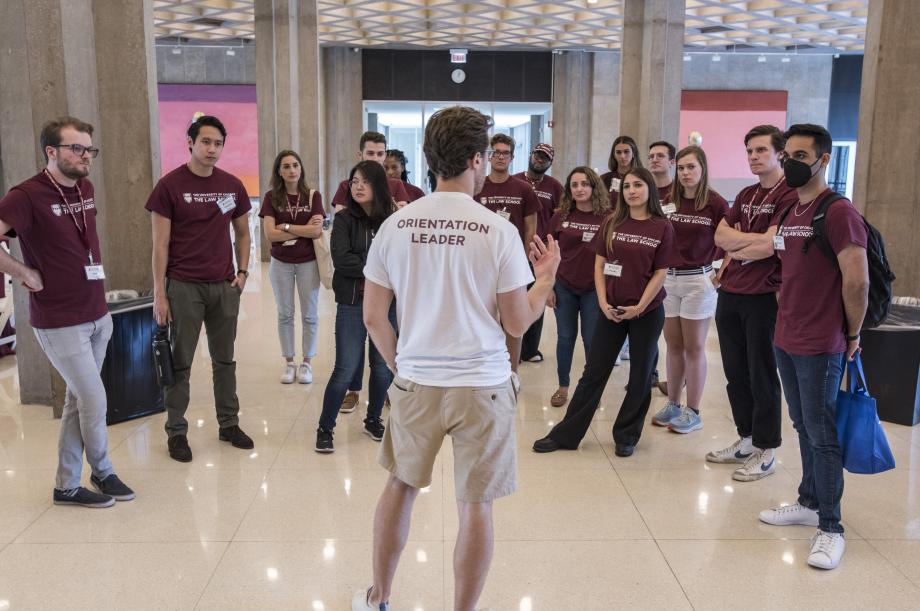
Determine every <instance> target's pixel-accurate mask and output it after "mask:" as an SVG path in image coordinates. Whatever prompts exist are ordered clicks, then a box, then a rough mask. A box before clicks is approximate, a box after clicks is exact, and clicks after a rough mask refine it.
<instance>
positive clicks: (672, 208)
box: [661, 204, 677, 214]
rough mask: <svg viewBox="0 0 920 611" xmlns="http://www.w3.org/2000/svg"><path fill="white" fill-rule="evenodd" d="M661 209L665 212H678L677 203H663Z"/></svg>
mask: <svg viewBox="0 0 920 611" xmlns="http://www.w3.org/2000/svg"><path fill="white" fill-rule="evenodd" d="M661 211H662V212H664V213H665V214H674V213H675V212H677V206H676V205H675V204H663V205H662V206H661Z"/></svg>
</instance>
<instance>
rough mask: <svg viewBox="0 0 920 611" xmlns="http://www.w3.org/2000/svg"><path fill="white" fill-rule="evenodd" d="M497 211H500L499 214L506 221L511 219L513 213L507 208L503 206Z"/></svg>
mask: <svg viewBox="0 0 920 611" xmlns="http://www.w3.org/2000/svg"><path fill="white" fill-rule="evenodd" d="M497 212H498V216H500V217H502V218H503V219H505V220H506V221H510V220H511V213H510V212H508V210H507V208H502V209H501V210H498V211H497Z"/></svg>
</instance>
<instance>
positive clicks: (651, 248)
mask: <svg viewBox="0 0 920 611" xmlns="http://www.w3.org/2000/svg"><path fill="white" fill-rule="evenodd" d="M611 219H612V217H608V218H607V220H606V221H605V222H604V223H603V224H602V226H601V228H600V230H599V231H598V232H597V236H596V237H595V240H594V248H595V250H594V252H595V254H597V255H600V256H601V257H604V258H605V259H606V260H607V262H608V263H616V264H617V265H622V266H623V269H622V271H621V274H620V276H619V277H617V276H611V275H607V274H605V275H604V279H605V280H606V283H605V284H606V288H607V303H609V304H610V305H612V306H632V305H636V304H637V303H639V300H640V299H642V293H644V292H645V287H646V286H648V283H649V281H650V280H651V279H652V275H653V274H654V273H655V272H656V271H657V270H659V269H666V268H667V267H668V261H670V259H671V256H672V254H671V251H672V250H673V247H674V227H672V226H671V223H669V222H668V221H667V220H666V219H663V218H660V217H651V218H648V219H646V220H644V221H637V220H635V219H633V218H627V219H626V220H625V221H623V223H621V224H620V226H619V227H617V228H616V231H615V233H614V235H613V244H612V246H611V244H610V242H608V241H607V239H606V238H607V223H609V222H610V221H611ZM664 297H665V291H664V287H662V288H661V290H660V291H658V294H657V295H656V296H655V298H654V299H653V300H652V302H651V303H649V304H648V307H646V308H645V312H644V313H643V314H647V313H648V312H651V311H652V310H654V309H655V308H657V307H658V305H659V304H660V303H661V302H662V301H664Z"/></svg>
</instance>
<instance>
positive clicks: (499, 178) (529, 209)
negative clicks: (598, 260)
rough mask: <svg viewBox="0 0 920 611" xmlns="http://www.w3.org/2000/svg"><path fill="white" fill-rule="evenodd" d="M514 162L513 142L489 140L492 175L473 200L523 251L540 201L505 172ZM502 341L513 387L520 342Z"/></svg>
mask: <svg viewBox="0 0 920 611" xmlns="http://www.w3.org/2000/svg"><path fill="white" fill-rule="evenodd" d="M513 160H514V139H513V138H511V136H508V135H505V134H495V135H494V136H492V139H491V140H490V141H489V162H490V166H491V171H490V172H489V175H488V176H486V180H485V184H483V186H482V190H481V191H480V192H479V193H477V194H476V196H475V197H474V199H475V200H476V201H477V202H479V203H481V204H482V205H483V206H485V207H486V208H488V209H489V210H491V211H492V212H495V213H497V214H498V215H499V216H500V217H502V218H503V219H505V220H506V221H509V222H511V224H512V225H514V226H515V227H516V228H517V230H518V235H520V236H521V245H522V247H523V248H524V249H525V251H526V250H527V245H528V244H530V243H531V242H532V241H533V236H534V234H535V233H536V231H537V213H538V212H539V211H540V201H539V200H538V199H537V195H536V194H535V193H534V190H533V187H531V186H530V184H528V183H527V181H524V180H520V179H518V178H515V177H514V176H512V175H511V174H510V173H509V172H508V169H509V168H510V167H511V162H512V161H513ZM544 237H545V236H544ZM505 339H506V343H507V346H508V353H509V355H510V356H511V371H512V373H513V376H512V378H513V379H514V381H515V384H519V379H518V375H517V372H518V364H519V363H520V361H521V338H520V337H513V336H511V335H506V338H505Z"/></svg>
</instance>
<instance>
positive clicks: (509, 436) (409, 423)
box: [377, 376, 517, 503]
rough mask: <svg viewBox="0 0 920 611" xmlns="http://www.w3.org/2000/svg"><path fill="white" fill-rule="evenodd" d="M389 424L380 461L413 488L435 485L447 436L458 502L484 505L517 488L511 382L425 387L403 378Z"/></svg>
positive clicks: (396, 382)
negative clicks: (433, 478)
mask: <svg viewBox="0 0 920 611" xmlns="http://www.w3.org/2000/svg"><path fill="white" fill-rule="evenodd" d="M389 395H390V404H391V406H390V420H389V422H388V423H387V427H386V432H385V433H384V435H383V443H382V444H381V446H380V453H379V454H378V456H377V461H378V462H379V463H380V464H381V466H383V468H385V469H386V470H388V471H389V472H390V473H392V474H393V475H394V476H395V477H396V478H397V479H399V480H400V481H402V482H405V483H406V484H409V485H410V486H413V487H415V488H424V487H426V486H428V485H430V484H431V471H432V469H433V467H434V460H435V458H436V457H437V455H438V451H439V450H440V449H441V443H442V442H443V441H444V437H445V436H446V435H450V436H451V438H452V440H453V446H454V486H455V488H456V493H457V500H460V501H466V502H469V503H481V502H485V501H491V500H493V499H496V498H499V497H502V496H507V495H509V494H511V493H512V492H514V490H515V489H516V488H517V448H516V444H515V436H514V418H515V414H516V412H517V397H516V396H515V393H514V388H513V387H512V385H511V379H510V378H509V379H508V381H506V382H504V383H502V384H499V385H497V386H487V387H481V388H471V387H459V388H444V387H439V386H422V385H421V384H416V383H415V382H411V381H409V380H407V379H405V378H402V377H400V376H396V377H395V378H394V379H393V384H392V385H391V386H390V390H389Z"/></svg>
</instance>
